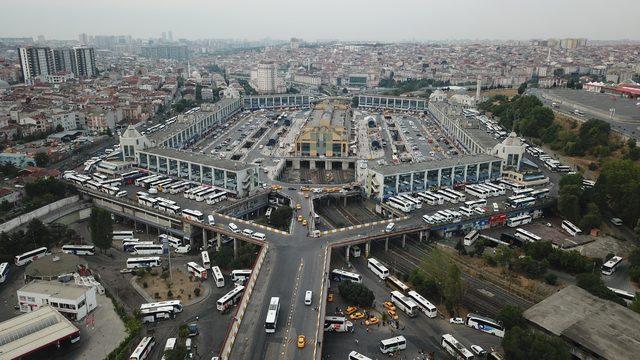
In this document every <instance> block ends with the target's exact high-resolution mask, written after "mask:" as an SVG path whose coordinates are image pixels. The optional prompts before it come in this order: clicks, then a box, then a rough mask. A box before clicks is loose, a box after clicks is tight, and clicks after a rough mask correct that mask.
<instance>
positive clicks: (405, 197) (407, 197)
mask: <svg viewBox="0 0 640 360" xmlns="http://www.w3.org/2000/svg"><path fill="white" fill-rule="evenodd" d="M398 197H399V198H400V199H402V200H405V201H407V202H408V203H410V204H413V208H414V209H422V201H420V200H418V199H416V198H414V197H413V196H410V195H406V194H403V195H398Z"/></svg>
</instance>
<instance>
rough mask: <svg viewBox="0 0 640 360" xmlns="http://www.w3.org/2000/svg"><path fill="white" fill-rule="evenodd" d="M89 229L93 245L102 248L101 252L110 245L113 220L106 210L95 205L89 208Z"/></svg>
mask: <svg viewBox="0 0 640 360" xmlns="http://www.w3.org/2000/svg"><path fill="white" fill-rule="evenodd" d="M89 229H90V230H91V239H92V240H93V244H94V245H95V246H97V247H98V248H99V249H102V251H103V252H104V251H106V250H107V249H109V248H110V247H111V243H112V242H113V236H112V235H113V220H112V219H111V214H110V213H109V212H108V211H107V210H104V209H101V208H97V207H94V208H92V209H91V217H90V218H89Z"/></svg>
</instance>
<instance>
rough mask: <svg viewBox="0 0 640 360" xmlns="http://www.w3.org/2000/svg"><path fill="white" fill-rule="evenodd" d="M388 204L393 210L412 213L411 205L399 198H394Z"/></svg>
mask: <svg viewBox="0 0 640 360" xmlns="http://www.w3.org/2000/svg"><path fill="white" fill-rule="evenodd" d="M388 204H389V206H391V207H392V208H396V209H398V210H400V211H402V212H405V213H408V212H411V205H412V204H410V203H409V202H407V201H405V200H403V199H400V198H397V197H392V198H390V199H389V200H388Z"/></svg>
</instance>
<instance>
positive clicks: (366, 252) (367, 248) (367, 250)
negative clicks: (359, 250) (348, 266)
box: [364, 240, 371, 257]
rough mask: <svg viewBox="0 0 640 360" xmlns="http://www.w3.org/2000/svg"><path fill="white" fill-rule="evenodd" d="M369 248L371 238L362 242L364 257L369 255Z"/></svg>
mask: <svg viewBox="0 0 640 360" xmlns="http://www.w3.org/2000/svg"><path fill="white" fill-rule="evenodd" d="M370 250H371V240H369V241H367V242H366V243H364V257H369V251H370Z"/></svg>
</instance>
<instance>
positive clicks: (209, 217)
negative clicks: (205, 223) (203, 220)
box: [207, 215, 216, 225]
mask: <svg viewBox="0 0 640 360" xmlns="http://www.w3.org/2000/svg"><path fill="white" fill-rule="evenodd" d="M207 219H208V220H209V225H215V224H216V219H214V218H213V215H209V216H207Z"/></svg>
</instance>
